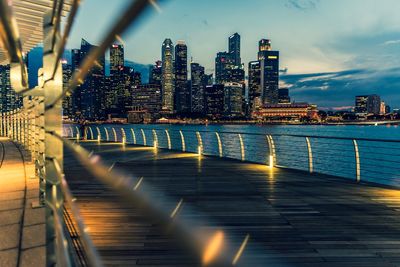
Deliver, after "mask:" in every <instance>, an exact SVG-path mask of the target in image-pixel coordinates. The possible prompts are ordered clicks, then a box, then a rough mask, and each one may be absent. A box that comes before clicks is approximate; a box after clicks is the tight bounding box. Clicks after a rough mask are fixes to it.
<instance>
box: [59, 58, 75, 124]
mask: <svg viewBox="0 0 400 267" xmlns="http://www.w3.org/2000/svg"><path fill="white" fill-rule="evenodd" d="M62 75H63V90H66V89H67V88H68V85H69V81H70V80H71V76H72V68H71V65H69V64H68V62H67V61H66V60H63V61H62ZM62 107H63V116H64V117H68V118H70V119H72V118H74V113H73V104H72V96H65V97H64V99H63V102H62Z"/></svg>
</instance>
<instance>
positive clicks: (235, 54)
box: [228, 32, 242, 68]
mask: <svg viewBox="0 0 400 267" xmlns="http://www.w3.org/2000/svg"><path fill="white" fill-rule="evenodd" d="M228 41H229V45H228V46H229V54H231V58H232V61H233V64H234V65H235V66H236V67H238V68H240V66H241V65H242V61H241V58H240V35H239V34H238V33H237V32H236V33H234V34H232V35H231V36H229V39H228Z"/></svg>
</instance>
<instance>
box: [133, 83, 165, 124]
mask: <svg viewBox="0 0 400 267" xmlns="http://www.w3.org/2000/svg"><path fill="white" fill-rule="evenodd" d="M161 99H162V93H161V86H160V85H159V84H141V85H139V86H134V87H133V89H132V107H131V109H130V111H129V112H128V114H129V113H130V114H131V116H134V115H133V114H136V115H138V114H141V116H142V115H144V114H146V113H147V114H148V115H149V117H151V118H153V119H157V118H159V116H160V111H161ZM139 117H140V116H139Z"/></svg>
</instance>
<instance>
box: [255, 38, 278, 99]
mask: <svg viewBox="0 0 400 267" xmlns="http://www.w3.org/2000/svg"><path fill="white" fill-rule="evenodd" d="M258 60H259V61H260V85H261V99H262V103H263V104H277V103H278V102H279V91H278V90H279V51H272V48H271V42H270V41H269V40H267V39H262V40H261V41H260V42H259V52H258Z"/></svg>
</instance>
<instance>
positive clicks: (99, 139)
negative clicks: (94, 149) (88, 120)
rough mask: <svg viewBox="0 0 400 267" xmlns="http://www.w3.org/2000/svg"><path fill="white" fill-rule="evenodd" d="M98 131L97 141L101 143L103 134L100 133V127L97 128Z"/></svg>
mask: <svg viewBox="0 0 400 267" xmlns="http://www.w3.org/2000/svg"><path fill="white" fill-rule="evenodd" d="M96 130H97V141H98V142H100V141H101V133H100V129H99V127H96Z"/></svg>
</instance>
